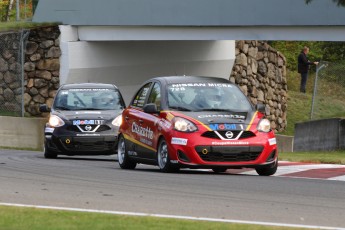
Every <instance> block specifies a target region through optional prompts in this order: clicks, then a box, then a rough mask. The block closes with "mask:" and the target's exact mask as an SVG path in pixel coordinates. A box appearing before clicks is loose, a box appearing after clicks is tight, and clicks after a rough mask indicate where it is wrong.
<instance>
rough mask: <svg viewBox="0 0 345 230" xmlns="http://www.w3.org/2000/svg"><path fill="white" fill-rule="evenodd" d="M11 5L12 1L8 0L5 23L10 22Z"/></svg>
mask: <svg viewBox="0 0 345 230" xmlns="http://www.w3.org/2000/svg"><path fill="white" fill-rule="evenodd" d="M13 3H14V0H10V1H9V3H8V7H7V12H6V18H5V21H6V22H8V21H9V20H10V13H11V10H12V8H13Z"/></svg>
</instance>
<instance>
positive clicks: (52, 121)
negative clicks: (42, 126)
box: [48, 115, 65, 128]
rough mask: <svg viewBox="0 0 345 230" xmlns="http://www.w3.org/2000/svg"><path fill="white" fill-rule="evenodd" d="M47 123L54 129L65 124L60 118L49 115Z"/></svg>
mask: <svg viewBox="0 0 345 230" xmlns="http://www.w3.org/2000/svg"><path fill="white" fill-rule="evenodd" d="M48 123H49V125H50V127H54V128H56V127H61V126H63V125H64V124H65V122H64V121H63V120H62V119H61V118H60V117H58V116H56V115H50V117H49V122H48Z"/></svg>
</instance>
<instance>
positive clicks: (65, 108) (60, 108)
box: [55, 106, 71, 110]
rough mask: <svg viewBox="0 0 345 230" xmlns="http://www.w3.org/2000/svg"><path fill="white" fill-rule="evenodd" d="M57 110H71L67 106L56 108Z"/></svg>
mask: <svg viewBox="0 0 345 230" xmlns="http://www.w3.org/2000/svg"><path fill="white" fill-rule="evenodd" d="M55 109H58V110H71V109H70V108H67V107H65V106H56V107H55Z"/></svg>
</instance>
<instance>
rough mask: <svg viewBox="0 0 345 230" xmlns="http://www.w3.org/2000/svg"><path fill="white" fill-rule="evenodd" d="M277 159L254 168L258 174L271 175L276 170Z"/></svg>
mask: <svg viewBox="0 0 345 230" xmlns="http://www.w3.org/2000/svg"><path fill="white" fill-rule="evenodd" d="M277 169H278V161H275V162H274V163H273V164H270V165H267V166H260V167H257V168H256V169H255V170H256V172H257V173H258V174H259V175H260V176H271V175H273V174H275V173H276V172H277Z"/></svg>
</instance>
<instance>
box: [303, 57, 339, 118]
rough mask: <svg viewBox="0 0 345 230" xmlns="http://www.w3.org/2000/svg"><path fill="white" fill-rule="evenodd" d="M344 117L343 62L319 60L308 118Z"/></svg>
mask: <svg viewBox="0 0 345 230" xmlns="http://www.w3.org/2000/svg"><path fill="white" fill-rule="evenodd" d="M333 117H345V62H339V63H332V62H325V61H321V62H320V63H319V65H318V66H317V68H316V75H315V82H314V91H313V98H312V106H311V112H310V119H311V120H315V119H322V118H333Z"/></svg>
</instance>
